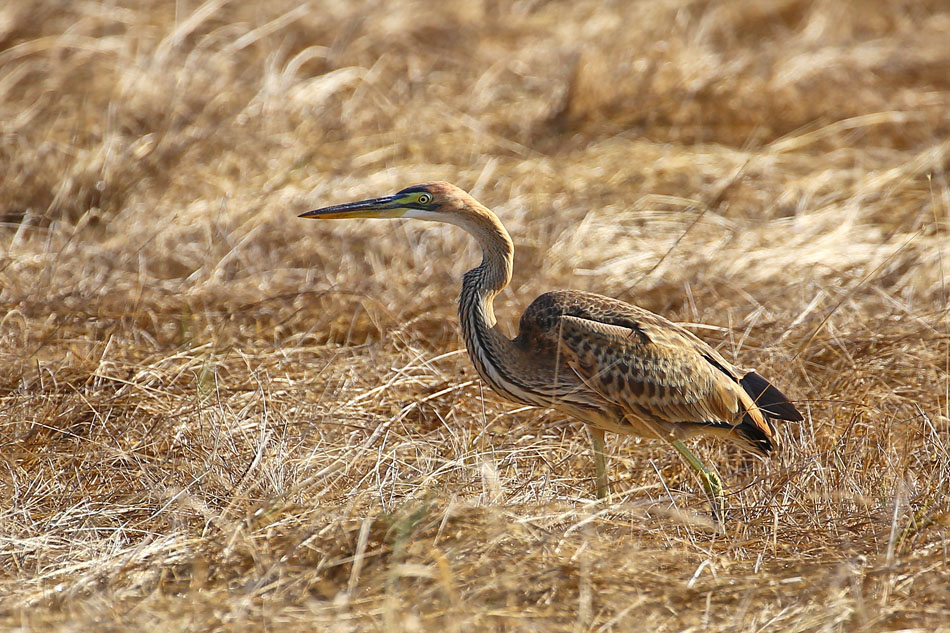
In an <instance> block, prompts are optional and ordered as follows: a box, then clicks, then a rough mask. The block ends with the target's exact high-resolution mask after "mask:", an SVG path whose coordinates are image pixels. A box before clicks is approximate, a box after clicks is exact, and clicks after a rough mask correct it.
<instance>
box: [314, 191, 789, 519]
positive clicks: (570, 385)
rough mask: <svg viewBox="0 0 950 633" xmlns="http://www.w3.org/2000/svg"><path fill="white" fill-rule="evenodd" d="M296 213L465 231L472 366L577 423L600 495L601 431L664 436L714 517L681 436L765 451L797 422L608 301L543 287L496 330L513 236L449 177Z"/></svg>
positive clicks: (667, 328)
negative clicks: (508, 331)
mask: <svg viewBox="0 0 950 633" xmlns="http://www.w3.org/2000/svg"><path fill="white" fill-rule="evenodd" d="M299 217H301V218H312V219H318V220H326V219H346V218H390V219H392V218H410V219H419V220H428V221H433V222H442V223H447V224H451V225H454V226H457V227H459V228H461V229H463V230H464V231H466V232H468V233H469V235H471V236H472V237H473V238H475V240H476V241H477V242H478V245H479V246H480V247H481V251H482V261H481V264H480V265H478V266H477V267H475V268H473V269H472V270H469V271H468V272H467V273H465V275H464V276H463V278H462V289H461V293H460V295H459V302H458V314H459V322H460V325H461V330H462V336H463V338H464V341H465V346H466V348H467V350H468V354H469V356H470V358H471V360H472V363H473V364H474V366H475V369H476V371H477V373H478V375H479V376H480V377H481V378H482V380H484V381H485V382H486V383H487V384H488V385H489V386H491V387H492V389H494V391H496V392H497V393H498V394H500V395H501V396H503V397H504V398H506V399H508V400H511V401H514V402H516V403H520V404H523V405H530V406H535V407H543V408H548V409H553V410H555V411H557V412H559V413H562V414H564V415H567V416H569V417H572V418H575V419H577V420H579V421H581V422H582V423H584V424H586V425H587V429H588V431H589V435H590V440H591V445H592V449H593V455H594V465H595V472H596V494H597V497H598V498H599V499H609V482H608V476H607V465H606V453H605V433H606V432H612V433H618V434H627V435H635V436H639V437H644V438H651V439H659V440H665V441H667V442H669V443H670V444H671V445H672V446H673V447H674V448H675V449H676V451H678V452H679V454H680V455H681V456H682V457H683V458H684V459H685V461H686V463H687V464H689V466H691V467H692V468H693V469H694V470H695V471H696V473H697V475H698V477H699V479H700V481H701V483H702V485H703V488H704V491H705V493H706V495H707V497H708V499H709V502H710V506H711V509H712V515H713V519H714V521H715V522H716V523H717V524H720V525H721V523H720V522H721V521H722V519H723V517H724V513H725V500H724V489H723V483H722V479H721V478H720V476H719V474H718V473H717V472H716V471H715V470H714V469H712V468H710V467H708V466H707V465H706V464H704V463H703V462H702V461H701V460H700V459H699V458H698V457H697V456H696V455H695V454H694V453H693V452H692V451H691V450H690V449H689V448H688V447H687V446H686V444H685V443H684V440H686V439H688V438H690V437H692V436H696V435H710V436H715V437H717V438H721V439H724V440H727V441H730V442H732V443H734V444H737V445H739V446H740V447H741V448H743V449H745V450H746V451H749V452H751V453H753V454H756V455H758V456H761V457H765V456H768V455H769V453H770V452H771V451H772V450H773V449H774V448H775V447H776V446H777V444H778V436H777V432H776V427H775V424H774V421H775V420H785V421H801V420H803V418H802V415H801V413H800V412H799V411H798V409H796V407H795V406H794V405H793V404H792V402H791V401H790V400H789V398H787V397H786V396H785V395H784V394H783V393H782V392H781V391H779V389H778V388H776V387H775V386H773V385H772V384H771V383H770V382H769V381H767V380H766V379H765V378H763V377H762V376H761V375H759V374H758V373H756V372H755V371H754V370H748V369H740V368H738V367H737V366H735V365H733V364H732V363H730V362H729V361H727V360H726V359H725V358H724V357H723V356H722V354H720V353H719V352H717V351H716V350H715V349H713V348H712V347H711V346H710V345H709V344H707V343H706V342H704V341H703V340H702V339H700V338H699V337H697V336H696V335H694V334H693V333H692V332H689V331H688V330H686V329H684V328H683V327H681V326H679V325H677V324H675V323H673V322H672V321H669V320H668V319H666V318H664V317H662V316H660V315H658V314H654V313H653V312H650V311H649V310H646V309H644V308H641V307H638V306H635V305H632V304H629V303H626V302H624V301H621V300H618V299H613V298H610V297H606V296H602V295H598V294H593V293H589V292H582V291H577V290H554V291H551V292H546V293H544V294H542V295H540V296H539V297H538V298H537V299H535V300H534V301H533V302H532V303H531V304H530V305H529V306H528V307H527V309H525V311H524V313H523V314H522V315H521V319H520V321H519V325H518V334H517V336H515V337H514V338H513V339H512V338H509V337H508V336H506V335H505V334H504V332H502V330H501V329H500V327H499V325H498V322H497V319H496V318H495V311H494V307H493V300H494V298H495V297H496V296H497V295H498V293H500V292H501V291H502V290H503V289H504V288H505V287H506V286H508V284H509V283H510V282H511V279H512V274H513V262H514V243H513V242H512V239H511V236H510V235H509V233H508V231H507V230H506V229H505V226H504V225H503V224H502V222H501V220H499V219H498V216H496V215H495V214H494V213H493V212H492V211H491V210H489V209H488V208H487V207H485V206H484V205H482V204H481V203H480V202H478V201H477V200H475V198H473V197H472V196H471V195H469V194H468V193H466V192H465V191H464V190H463V189H461V188H459V187H457V186H455V185H453V184H451V183H448V182H430V183H426V184H420V185H414V186H411V187H408V188H405V189H403V190H401V191H399V192H398V193H395V194H393V195H388V196H384V197H379V198H371V199H367V200H360V201H358V202H349V203H345V204H338V205H334V206H329V207H324V208H321V209H315V210H313V211H307V212H306V213H302V214H300V216H299Z"/></svg>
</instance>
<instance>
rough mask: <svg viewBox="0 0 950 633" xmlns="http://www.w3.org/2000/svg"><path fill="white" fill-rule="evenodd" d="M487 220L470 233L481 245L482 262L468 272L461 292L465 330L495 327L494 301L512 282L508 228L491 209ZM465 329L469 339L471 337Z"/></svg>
mask: <svg viewBox="0 0 950 633" xmlns="http://www.w3.org/2000/svg"><path fill="white" fill-rule="evenodd" d="M485 220H486V222H485V223H484V224H482V225H480V226H477V227H475V228H471V227H469V233H471V234H472V236H473V237H475V239H476V240H478V244H479V246H481V247H482V263H481V264H480V265H479V266H477V267H476V268H473V269H472V270H470V271H468V272H467V273H465V277H464V278H463V280H462V295H461V297H460V300H459V316H460V317H461V322H462V328H463V330H465V329H467V328H472V327H480V328H484V329H485V330H491V329H493V328H494V327H495V323H496V320H495V310H494V307H493V305H492V302H493V301H494V299H495V296H496V295H498V293H499V292H501V291H502V290H504V289H505V287H506V286H507V285H508V284H509V282H511V271H512V263H513V261H514V244H513V243H512V241H511V236H509V235H508V231H507V230H506V229H505V227H504V225H502V223H501V221H499V220H498V218H496V217H495V216H494V214H491V212H489V215H487V216H486V218H485ZM468 334H469V333H468V332H466V338H468Z"/></svg>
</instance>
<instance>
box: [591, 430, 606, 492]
mask: <svg viewBox="0 0 950 633" xmlns="http://www.w3.org/2000/svg"><path fill="white" fill-rule="evenodd" d="M587 431H588V432H589V433H590V443H591V444H592V445H593V447H594V469H595V470H596V471H597V498H598V499H604V500H606V501H607V503H610V488H609V487H608V485H607V457H606V456H605V455H604V431H603V429H598V428H595V427H593V426H588V427H587Z"/></svg>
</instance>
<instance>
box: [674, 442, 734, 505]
mask: <svg viewBox="0 0 950 633" xmlns="http://www.w3.org/2000/svg"><path fill="white" fill-rule="evenodd" d="M673 446H674V447H675V448H676V450H678V451H679V453H680V455H682V456H683V459H685V460H686V462H687V463H688V464H689V465H690V466H692V467H693V468H694V469H695V470H696V472H697V473H699V477H700V479H702V482H703V488H704V489H705V490H706V495H707V496H708V497H709V504H710V505H711V506H712V513H713V518H715V519H716V522H720V523H721V522H722V518H723V516H724V515H725V511H726V498H725V495H724V494H723V492H722V479H720V478H719V475H718V474H717V473H716V471H714V470H712V469H710V468H709V467H708V466H706V464H704V463H702V462H701V461H699V458H698V457H696V455H694V454H693V451H691V450H689V449H688V448H686V444H683V442H682V441H680V440H673Z"/></svg>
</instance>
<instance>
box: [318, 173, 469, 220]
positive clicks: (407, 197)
mask: <svg viewBox="0 0 950 633" xmlns="http://www.w3.org/2000/svg"><path fill="white" fill-rule="evenodd" d="M479 207H481V205H480V204H478V202H476V201H475V200H474V199H473V198H472V197H471V196H470V195H468V194H467V193H465V192H464V191H462V190H461V189H459V188H458V187H456V186H455V185H453V184H450V183H447V182H430V183H427V184H424V185H415V186H412V187H407V188H406V189H403V190H402V191H400V192H399V193H396V194H393V195H391V196H383V197H382V198H370V199H369V200H360V201H358V202H347V203H345V204H338V205H334V206H332V207H324V208H323V209H315V210H313V211H307V212H306V213H302V214H300V217H302V218H314V219H317V220H329V219H343V218H416V219H419V220H432V221H435V222H448V223H450V224H461V223H462V220H463V218H464V216H465V215H466V214H471V213H472V212H473V211H476V210H478V208H479ZM482 208H484V207H482Z"/></svg>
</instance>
